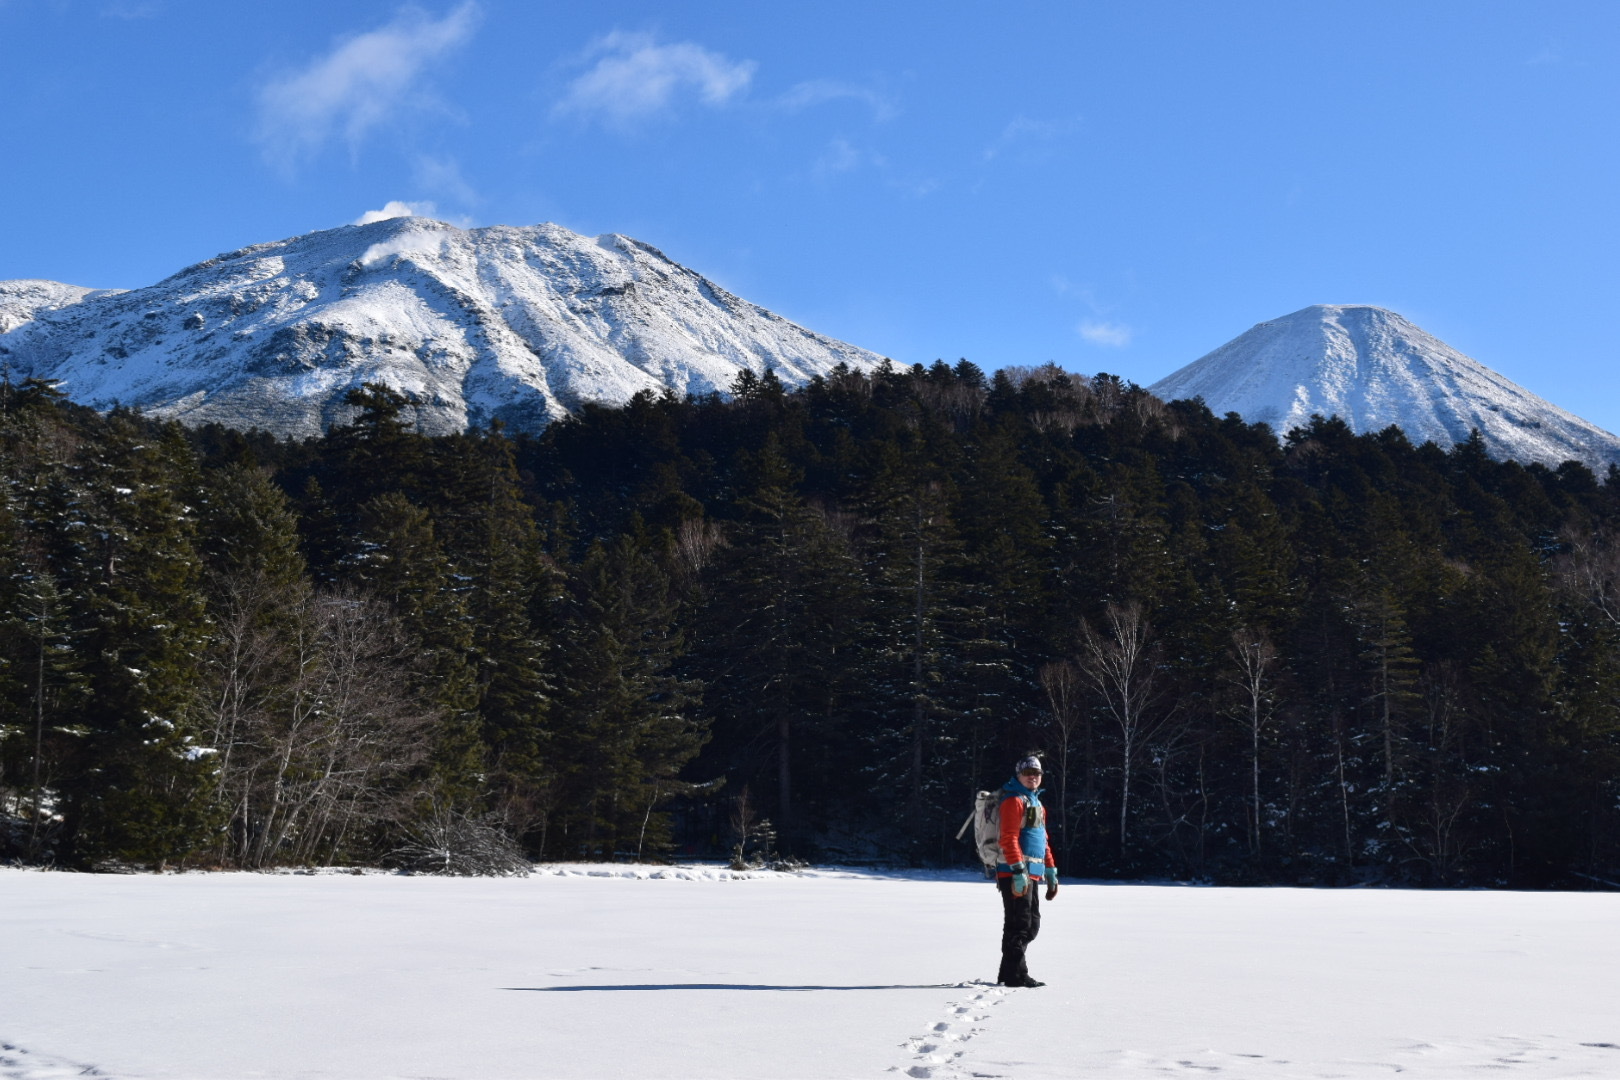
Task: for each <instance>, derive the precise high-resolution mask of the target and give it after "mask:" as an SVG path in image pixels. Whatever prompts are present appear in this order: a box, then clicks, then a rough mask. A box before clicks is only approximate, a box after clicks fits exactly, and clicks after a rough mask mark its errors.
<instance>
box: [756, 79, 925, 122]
mask: <svg viewBox="0 0 1620 1080" xmlns="http://www.w3.org/2000/svg"><path fill="white" fill-rule="evenodd" d="M832 101H858V102H860V103H862V104H864V105H866V106H867V107H868V108H870V109H871V110H872V118H873V119H874V120H879V121H883V120H892V119H894V118H895V117H896V116H898V115H900V109H899V107H898V106H897V105H895V103H894V102H893V101H892V100H890V99H889V97H888V96H887V95H884V94H880V93H878V91H876V90H873V89H871V88H870V87H865V86H856V85H855V84H853V83H846V82H839V81H838V80H836V79H812V80H811V81H809V82H802V83H799V84H798V85H797V86H795V87H793V88H792V89H791V90H789V91H788V92H787V93H785V94H783V95H782V96H781V97H780V98H779V99H777V104H778V105H780V106H781V107H782V108H784V109H790V110H794V111H797V110H799V109H808V108H811V107H813V106H816V105H825V104H827V103H828V102H832Z"/></svg>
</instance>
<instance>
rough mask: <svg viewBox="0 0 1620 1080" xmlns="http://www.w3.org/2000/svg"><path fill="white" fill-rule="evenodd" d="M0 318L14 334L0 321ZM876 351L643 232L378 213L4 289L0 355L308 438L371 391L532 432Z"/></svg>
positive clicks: (101, 400) (191, 412) (435, 426)
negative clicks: (209, 253)
mask: <svg viewBox="0 0 1620 1080" xmlns="http://www.w3.org/2000/svg"><path fill="white" fill-rule="evenodd" d="M8 321H9V324H8ZM879 359H880V358H879V357H878V356H877V355H876V354H874V353H871V352H868V351H866V350H865V349H859V348H856V347H855V346H853V345H848V344H845V343H844V342H841V341H836V340H834V339H832V338H828V337H824V336H822V335H820V334H816V333H813V332H811V331H809V330H806V329H805V328H803V327H801V326H798V325H796V324H794V323H791V322H789V321H787V320H786V319H783V318H782V317H780V316H778V315H775V314H773V313H771V312H769V311H766V310H765V309H764V308H761V307H758V306H756V305H754V304H750V303H748V302H747V301H744V300H741V299H739V298H738V297H736V296H733V295H732V294H731V293H729V292H727V291H725V290H724V289H722V288H720V287H719V286H717V285H715V284H714V283H713V282H710V281H708V280H706V279H705V278H703V277H701V276H700V275H698V274H696V273H694V272H692V271H691V270H688V269H686V268H685V267H683V266H680V265H678V264H677V263H674V262H672V261H671V260H670V259H668V258H666V257H665V256H664V255H663V254H662V253H661V252H659V251H657V250H656V249H654V248H652V247H649V246H648V245H646V244H643V243H640V242H639V241H636V240H632V239H630V238H628V237H624V236H618V235H607V236H600V237H595V238H590V237H584V236H580V235H578V234H577V233H573V232H570V231H569V230H567V229H564V228H562V227H560V226H557V225H550V224H546V225H535V226H530V227H522V228H517V227H508V226H494V227H491V228H485V229H467V230H463V229H458V228H456V227H455V226H452V225H447V224H445V223H443V222H438V221H432V220H428V219H425V218H392V219H389V220H386V221H379V222H374V223H372V224H369V225H349V226H344V227H342V228H338V229H329V230H326V231H324V232H316V233H310V234H308V235H305V236H299V237H295V238H293V239H290V240H283V241H279V242H277V243H270V244H259V245H256V246H254V247H249V248H243V249H242V250H240V251H235V252H231V253H229V254H226V255H221V256H219V257H217V258H214V259H209V260H207V261H206V262H202V263H198V264H197V265H195V266H192V267H189V268H187V269H185V270H182V271H181V272H180V273H178V274H175V275H174V276H173V277H171V278H169V279H167V280H165V281H162V282H159V283H158V284H156V285H152V286H149V287H147V288H143V289H135V290H132V291H128V292H110V291H102V292H93V291H90V290H84V289H78V288H76V287H74V286H67V285H60V284H57V283H55V282H34V281H23V282H0V361H4V362H6V363H8V364H9V365H10V367H11V368H12V370H13V372H14V377H20V376H26V375H37V376H40V377H44V378H53V379H60V380H61V381H62V389H63V390H64V391H65V392H66V393H67V394H68V395H69V396H70V397H72V398H73V399H74V400H76V401H79V402H82V403H85V404H90V405H94V406H96V407H98V408H107V407H110V406H112V405H114V404H124V405H133V406H139V407H140V408H142V409H144V410H145V411H147V412H148V413H150V414H153V415H157V416H167V417H175V418H178V419H180V420H183V421H185V422H186V423H206V422H209V421H217V422H220V423H223V424H227V425H229V426H233V427H241V428H246V427H259V428H263V429H266V430H269V431H273V432H276V433H278V434H282V435H292V436H305V435H313V434H316V433H317V432H319V431H320V430H322V429H323V428H324V427H325V426H327V425H329V424H330V423H332V422H333V421H334V420H337V419H341V418H342V417H344V416H345V415H347V407H346V406H344V405H343V404H342V399H343V396H344V394H345V393H346V392H347V391H348V390H349V389H350V388H351V387H354V386H358V385H359V384H360V383H362V382H368V381H369V382H380V383H384V384H387V385H389V386H391V387H393V388H394V389H396V390H399V391H401V392H403V393H405V394H407V395H408V396H411V397H413V398H414V399H415V400H416V402H417V406H416V422H417V425H418V427H419V428H420V429H421V430H423V431H426V432H430V433H442V432H450V431H460V430H463V429H465V428H466V427H467V426H469V425H478V424H482V423H486V422H488V421H489V420H490V419H494V418H499V419H501V420H503V421H505V422H507V423H509V424H512V425H513V426H516V427H525V428H531V429H532V428H537V427H540V426H543V425H544V424H545V423H546V422H548V421H550V420H553V419H556V418H558V417H560V416H563V415H565V414H566V413H567V411H568V410H569V409H570V408H572V407H575V406H577V405H578V404H579V403H581V402H584V401H605V402H621V401H624V400H626V399H628V398H629V397H630V396H631V395H632V394H634V393H635V392H636V391H638V390H643V389H651V390H661V389H663V388H665V387H669V388H671V389H673V390H675V391H676V392H680V393H684V392H687V391H691V392H697V393H701V392H706V391H709V390H716V389H724V388H726V387H728V386H729V385H730V384H731V382H732V380H733V379H734V378H735V377H736V375H737V374H738V372H740V371H742V370H743V369H748V370H750V371H753V372H755V373H763V372H764V371H765V370H766V369H767V368H773V369H774V370H775V371H776V373H777V374H778V376H780V377H781V379H782V380H783V381H784V382H785V383H787V384H789V385H796V384H800V383H803V382H806V381H808V380H809V379H810V378H811V377H812V376H813V375H816V374H818V373H823V372H826V371H829V370H831V369H832V368H833V367H834V366H836V365H837V364H839V363H847V364H849V365H850V366H852V367H857V368H868V367H871V366H873V365H874V364H876V363H878V362H879Z"/></svg>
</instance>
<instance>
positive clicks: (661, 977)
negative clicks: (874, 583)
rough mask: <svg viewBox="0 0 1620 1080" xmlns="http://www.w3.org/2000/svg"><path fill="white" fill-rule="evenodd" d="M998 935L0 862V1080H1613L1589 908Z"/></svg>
mask: <svg viewBox="0 0 1620 1080" xmlns="http://www.w3.org/2000/svg"><path fill="white" fill-rule="evenodd" d="M658 873H663V874H665V875H667V876H663V877H653V876H652V875H654V874H658ZM677 875H684V876H677ZM999 930H1000V905H999V900H998V898H997V896H996V894H995V892H994V891H993V890H992V889H991V888H990V887H989V886H988V885H987V884H985V883H983V882H980V881H974V880H970V879H968V878H967V877H965V876H957V875H946V874H935V875H917V876H911V875H907V874H893V875H876V874H863V873H858V872H822V873H811V874H804V875H775V874H747V875H733V874H731V872H730V871H725V870H722V869H717V868H713V867H686V868H667V869H664V870H660V869H658V868H649V867H633V868H632V867H615V868H607V867H580V866H576V867H545V868H541V872H539V873H537V874H536V875H535V876H533V877H531V878H528V879H498V880H488V879H483V880H466V879H444V878H421V877H418V878H407V877H397V876H389V875H379V874H368V875H363V876H348V875H317V876H294V875H265V874H185V875H168V876H130V877H114V876H91V875H76V874H54V873H37V872H27V871H18V870H8V871H0V943H3V945H0V1077H5V1078H10V1080H46V1078H54V1077H60V1076H81V1075H94V1076H101V1077H110V1078H154V1080H156V1078H191V1077H196V1078H205V1077H206V1078H214V1080H234V1078H247V1077H289V1078H290V1077H298V1078H325V1077H333V1078H337V1077H344V1078H356V1080H359V1078H373V1077H376V1078H381V1077H468V1078H474V1077H476V1078H480V1080H483V1078H491V1080H493V1078H504V1077H558V1078H572V1077H609V1076H612V1077H721V1078H734V1077H735V1078H744V1077H746V1078H776V1077H780V1078H799V1077H860V1076H869V1077H881V1076H885V1075H887V1076H896V1077H919V1078H930V1080H955V1078H958V1077H972V1076H1003V1077H1019V1078H1023V1077H1059V1076H1063V1077H1073V1076H1099V1077H1138V1076H1197V1075H1206V1076H1227V1077H1239V1078H1249V1077H1254V1078H1267V1077H1347V1078H1352V1080H1360V1078H1362V1077H1386V1076H1392V1075H1396V1074H1401V1075H1406V1076H1412V1077H1421V1078H1431V1077H1434V1078H1441V1077H1444V1078H1450V1077H1480V1076H1486V1075H1492V1074H1498V1073H1502V1072H1504V1071H1506V1072H1508V1073H1510V1074H1511V1075H1516V1076H1521V1077H1535V1078H1544V1077H1577V1076H1589V1077H1610V1078H1613V1077H1620V978H1617V976H1616V972H1617V970H1620V896H1615V895H1613V894H1551V893H1549V894H1525V893H1486V892H1466V893H1445V892H1428V893H1415V892H1397V891H1376V890H1353V891H1326V890H1320V891H1318V890H1291V889H1255V890H1237V889H1201V888H1179V887H1148V886H1102V885H1093V886H1080V885H1075V884H1070V885H1066V886H1064V889H1063V892H1062V893H1061V894H1060V895H1059V897H1058V899H1057V900H1056V901H1055V902H1053V903H1051V904H1049V905H1043V926H1042V932H1041V936H1040V938H1039V939H1038V940H1037V941H1036V942H1035V944H1034V946H1033V947H1032V949H1031V952H1030V963H1031V970H1032V971H1033V972H1034V974H1035V975H1036V977H1038V978H1042V979H1045V980H1047V981H1048V983H1049V984H1050V985H1048V986H1047V987H1045V988H1042V989H1039V990H1004V989H1002V988H999V987H994V986H991V985H989V984H987V983H985V982H983V981H982V980H983V979H984V978H986V977H988V976H991V975H993V974H994V970H995V962H996V954H997V947H998V939H999ZM86 1070H94V1071H93V1072H87V1071H86Z"/></svg>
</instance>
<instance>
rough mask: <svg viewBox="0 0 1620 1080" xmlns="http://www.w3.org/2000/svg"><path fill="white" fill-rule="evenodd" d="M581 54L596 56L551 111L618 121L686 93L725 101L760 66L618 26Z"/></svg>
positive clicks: (745, 84)
mask: <svg viewBox="0 0 1620 1080" xmlns="http://www.w3.org/2000/svg"><path fill="white" fill-rule="evenodd" d="M585 57H586V58H587V59H589V58H591V57H600V59H598V60H597V61H596V63H595V64H594V65H592V67H591V69H590V70H589V71H587V72H585V74H583V75H581V76H580V77H579V78H577V79H575V80H574V81H573V82H571V83H569V84H568V92H567V94H566V95H564V97H563V99H562V100H561V101H559V102H558V103H557V106H556V110H555V111H556V112H558V113H560V114H573V115H577V116H584V117H591V116H596V117H600V118H602V119H605V120H607V121H609V122H611V123H616V124H621V125H623V124H629V123H633V122H634V121H636V120H640V119H644V118H646V117H649V116H653V115H656V114H658V113H661V112H663V111H665V110H666V109H668V108H670V107H671V106H672V105H673V104H674V103H675V101H676V100H677V98H679V97H680V96H682V95H686V94H690V95H694V96H696V97H697V99H698V100H699V101H701V102H702V103H703V104H705V105H710V106H719V105H724V104H725V103H726V102H728V101H730V100H731V99H732V98H734V97H736V96H737V95H738V94H741V93H742V92H744V91H745V90H747V88H748V83H749V81H750V80H751V79H753V77H754V69H755V68H757V67H758V66H759V65H757V64H755V63H754V62H753V61H752V60H737V61H733V60H730V59H727V58H726V57H725V56H723V55H721V54H720V53H717V52H711V51H710V50H708V49H705V48H703V47H702V46H701V45H695V44H693V43H692V42H689V41H682V42H676V43H674V44H670V45H660V44H658V42H657V41H656V40H655V39H654V38H653V37H651V36H650V35H647V34H627V33H623V32H619V31H615V32H614V33H611V34H608V35H607V36H606V37H603V38H599V39H598V40H597V41H596V42H594V43H593V44H592V45H591V46H590V48H588V49H587V50H586V51H585Z"/></svg>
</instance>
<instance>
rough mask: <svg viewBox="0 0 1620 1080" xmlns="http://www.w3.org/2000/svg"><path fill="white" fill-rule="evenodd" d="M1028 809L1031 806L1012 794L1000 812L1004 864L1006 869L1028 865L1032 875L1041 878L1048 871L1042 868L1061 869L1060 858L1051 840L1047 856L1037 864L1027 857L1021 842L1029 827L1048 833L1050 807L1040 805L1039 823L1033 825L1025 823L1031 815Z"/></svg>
mask: <svg viewBox="0 0 1620 1080" xmlns="http://www.w3.org/2000/svg"><path fill="white" fill-rule="evenodd" d="M1028 809H1029V806H1028V803H1027V802H1026V801H1025V799H1024V797H1023V796H1022V795H1009V796H1007V797H1006V798H1005V799H1002V800H1001V807H1000V810H999V811H998V814H999V817H998V824H999V830H998V831H999V832H1000V834H1001V863H1002V865H1003V866H1011V865H1013V864H1015V863H1025V864H1026V865H1027V866H1028V868H1029V876H1030V877H1034V878H1038V877H1041V876H1042V875H1044V874H1045V870H1044V869H1041V868H1043V867H1048V866H1050V867H1051V868H1053V869H1054V870H1055V869H1057V855H1056V854H1055V853H1054V852H1053V851H1052V842H1051V840H1050V839H1048V840H1047V842H1046V854H1045V855H1043V856H1041V857H1040V858H1038V859H1036V860H1034V861H1033V862H1032V861H1030V860H1029V859H1026V858H1025V857H1024V848H1023V845H1022V844H1021V843H1020V841H1019V836H1020V834H1021V833H1022V832H1023V831H1024V830H1025V829H1026V828H1038V829H1040V830H1041V832H1042V834H1043V835H1044V834H1045V832H1046V807H1044V806H1041V805H1040V804H1038V803H1037V804H1036V806H1035V810H1036V818H1037V820H1036V821H1035V822H1034V823H1033V824H1031V823H1029V822H1027V821H1025V818H1026V817H1027V816H1028V815H1027V811H1028ZM996 877H998V878H1004V877H1012V872H1011V871H1010V870H998V871H997V872H996Z"/></svg>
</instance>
